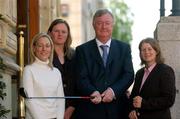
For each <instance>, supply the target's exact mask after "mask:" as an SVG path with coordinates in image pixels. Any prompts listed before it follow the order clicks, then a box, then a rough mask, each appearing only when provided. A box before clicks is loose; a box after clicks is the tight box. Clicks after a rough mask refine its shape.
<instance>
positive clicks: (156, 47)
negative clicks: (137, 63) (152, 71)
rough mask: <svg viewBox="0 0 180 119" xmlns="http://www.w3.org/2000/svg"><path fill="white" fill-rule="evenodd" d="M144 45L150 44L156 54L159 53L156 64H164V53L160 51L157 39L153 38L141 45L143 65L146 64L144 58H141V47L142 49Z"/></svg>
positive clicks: (146, 39) (145, 40) (143, 41)
mask: <svg viewBox="0 0 180 119" xmlns="http://www.w3.org/2000/svg"><path fill="white" fill-rule="evenodd" d="M143 43H148V44H150V45H151V47H152V48H153V49H154V50H155V51H156V53H157V55H156V63H158V64H160V63H164V58H163V57H162V53H161V49H160V46H159V43H158V41H157V40H156V39H153V38H145V39H143V40H142V41H141V42H140V43H139V52H140V59H141V65H143V64H145V61H144V60H143V59H142V56H141V47H142V45H143Z"/></svg>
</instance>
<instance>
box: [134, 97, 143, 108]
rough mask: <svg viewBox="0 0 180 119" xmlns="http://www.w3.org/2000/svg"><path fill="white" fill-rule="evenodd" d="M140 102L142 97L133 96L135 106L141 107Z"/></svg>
mask: <svg viewBox="0 0 180 119" xmlns="http://www.w3.org/2000/svg"><path fill="white" fill-rule="evenodd" d="M141 103H142V97H140V96H136V97H134V98H133V106H134V107H135V108H141Z"/></svg>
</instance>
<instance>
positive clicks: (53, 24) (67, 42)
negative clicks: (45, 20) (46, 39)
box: [48, 19, 72, 58]
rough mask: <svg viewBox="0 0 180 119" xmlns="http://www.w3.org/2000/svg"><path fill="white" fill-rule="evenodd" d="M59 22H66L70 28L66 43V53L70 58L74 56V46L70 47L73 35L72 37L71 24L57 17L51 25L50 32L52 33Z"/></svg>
mask: <svg viewBox="0 0 180 119" xmlns="http://www.w3.org/2000/svg"><path fill="white" fill-rule="evenodd" d="M57 24H65V26H66V27H67V29H68V37H67V39H66V42H65V44H64V55H65V56H67V57H68V58H70V57H71V56H72V48H71V47H70V46H71V44H72V37H71V31H70V27H69V24H68V23H67V22H66V21H65V20H63V19H55V20H54V21H53V22H52V23H51V25H50V26H49V28H48V33H51V32H52V29H53V27H54V26H56V25H57Z"/></svg>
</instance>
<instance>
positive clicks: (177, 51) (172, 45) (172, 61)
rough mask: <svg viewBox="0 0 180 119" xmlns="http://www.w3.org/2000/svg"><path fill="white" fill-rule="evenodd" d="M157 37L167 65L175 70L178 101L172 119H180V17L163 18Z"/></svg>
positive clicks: (158, 27) (158, 25)
mask: <svg viewBox="0 0 180 119" xmlns="http://www.w3.org/2000/svg"><path fill="white" fill-rule="evenodd" d="M156 37H157V40H158V41H159V43H160V46H161V50H162V53H163V56H164V58H165V63H167V64H169V65H170V66H172V67H173V68H174V71H175V75H176V101H175V104H174V106H173V107H172V108H171V112H172V119H179V117H180V95H179V91H180V85H179V84H180V17H178V16H176V17H175V16H169V17H162V18H161V19H160V21H159V23H158V24H157V28H156Z"/></svg>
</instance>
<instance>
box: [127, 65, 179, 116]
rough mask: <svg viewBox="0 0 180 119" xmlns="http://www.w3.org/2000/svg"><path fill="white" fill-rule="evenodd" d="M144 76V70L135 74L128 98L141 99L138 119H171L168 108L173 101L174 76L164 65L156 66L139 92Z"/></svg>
mask: <svg viewBox="0 0 180 119" xmlns="http://www.w3.org/2000/svg"><path fill="white" fill-rule="evenodd" d="M143 75H144V68H142V69H140V70H139V71H138V72H137V73H136V77H135V84H134V87H133V90H132V93H131V96H130V99H131V102H132V99H133V98H134V97H135V96H137V95H139V96H141V97H142V98H143V100H142V106H141V109H138V111H139V113H140V116H139V118H138V119H171V114H170V107H171V106H172V105H173V104H174V101H175V94H176V93H175V90H176V88H175V74H174V71H173V69H172V68H171V67H170V66H168V65H166V64H157V65H156V66H155V67H154V69H153V70H152V71H151V73H150V74H149V76H148V77H147V79H146V81H145V83H144V85H143V87H142V89H141V91H140V92H139V88H140V85H141V81H142V78H143Z"/></svg>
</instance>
